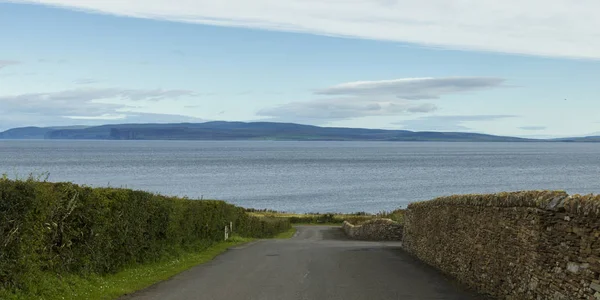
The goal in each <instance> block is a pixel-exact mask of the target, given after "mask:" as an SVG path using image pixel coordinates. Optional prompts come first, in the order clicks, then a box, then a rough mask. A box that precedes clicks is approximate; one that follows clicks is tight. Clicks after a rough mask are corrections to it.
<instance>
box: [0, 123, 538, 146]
mask: <svg viewBox="0 0 600 300" xmlns="http://www.w3.org/2000/svg"><path fill="white" fill-rule="evenodd" d="M32 138H37V139H42V138H43V139H100V140H300V141H482V142H523V141H532V140H530V139H522V138H515V137H504V136H494V135H487V134H478V133H461V132H413V131H408V130H382V129H361V128H335V127H318V126H311V125H301V124H292V123H270V122H251V123H244V122H222V121H218V122H206V123H177V124H118V125H102V126H93V127H84V128H82V127H71V128H52V127H45V128H40V127H24V128H14V129H10V130H7V131H5V132H2V133H0V139H32Z"/></svg>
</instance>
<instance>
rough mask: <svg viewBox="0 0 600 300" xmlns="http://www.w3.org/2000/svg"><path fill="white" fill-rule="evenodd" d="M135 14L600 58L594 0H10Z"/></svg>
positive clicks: (597, 5)
mask: <svg viewBox="0 0 600 300" xmlns="http://www.w3.org/2000/svg"><path fill="white" fill-rule="evenodd" d="M11 1H12V2H19V3H41V4H48V5H58V6H64V7H69V8H74V9H84V10H89V11H96V12H102V13H109V14H116V15H124V16H131V17H140V18H152V19H163V20H172V21H179V22H190V23H202V24H211V25H218V26H237V27H251V28H263V29H269V30H279V31H295V32H308V33H315V34H322V35H336V36H349V37H358V38H367V39H376V40H390V41H402V42H410V43H416V44H425V45H437V46H443V47H449V48H455V49H473V50H484V51H495V52H508V53H520V54H531V55H543V56H558V57H571V58H594V59H598V58H600V18H598V17H597V14H598V11H600V1H598V0H577V1H573V0H527V1H522V0H505V1H497V0H403V1H399V0H254V1H248V0H219V1H215V0H11Z"/></svg>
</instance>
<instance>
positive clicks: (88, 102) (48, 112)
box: [0, 88, 199, 128]
mask: <svg viewBox="0 0 600 300" xmlns="http://www.w3.org/2000/svg"><path fill="white" fill-rule="evenodd" d="M195 95H196V93H194V92H192V91H187V90H163V89H153V90H152V89H150V90H144V89H120V88H88V89H72V90H64V91H58V92H49V93H30V94H20V95H10V96H0V114H1V115H2V116H3V117H2V120H1V122H0V127H1V128H9V127H16V126H29V125H37V126H49V125H71V123H72V122H73V120H77V121H78V122H79V123H82V122H81V121H87V122H85V124H98V122H100V121H121V122H124V121H127V122H129V121H132V120H135V121H144V122H164V121H167V122H171V121H175V122H176V121H177V120H180V121H181V122H189V121H198V120H199V119H196V118H193V117H187V116H176V115H165V114H148V113H140V112H136V110H138V109H139V107H134V106H130V105H127V104H123V103H119V104H117V103H107V102H106V101H109V100H113V99H118V100H120V101H121V102H122V101H123V100H125V101H127V100H128V101H134V102H136V103H140V102H141V101H160V100H172V99H177V98H179V97H184V96H195ZM103 101H104V102H103Z"/></svg>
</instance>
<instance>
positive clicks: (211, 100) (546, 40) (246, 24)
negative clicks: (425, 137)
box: [0, 0, 600, 137]
mask: <svg viewBox="0 0 600 300" xmlns="http://www.w3.org/2000/svg"><path fill="white" fill-rule="evenodd" d="M598 11H600V2H598V1H597V0H578V1H572V0H527V1H516V0H505V1H502V2H499V1H496V0H254V1H247V0H219V1H216V0H212V1H209V0H12V1H3V0H0V130H5V129H8V128H13V127H22V126H67V125H99V124H107V123H150V122H151V123H164V122H205V121H211V120H226V121H273V122H294V123H302V124H312V125H319V126H337V127H361V128H384V129H405V130H415V131H432V130H433V131H460V132H481V133H488V134H496V135H511V136H523V137H562V136H585V135H594V134H600V113H599V112H600V101H598V100H600V98H599V97H598V95H599V94H600V93H599V92H600V85H599V84H598V79H599V78H600V18H597V16H596V12H598Z"/></svg>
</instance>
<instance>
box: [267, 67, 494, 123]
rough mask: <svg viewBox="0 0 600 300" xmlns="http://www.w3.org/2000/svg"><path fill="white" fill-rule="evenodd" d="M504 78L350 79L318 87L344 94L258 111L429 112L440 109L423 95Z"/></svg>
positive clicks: (328, 114) (328, 116)
mask: <svg viewBox="0 0 600 300" xmlns="http://www.w3.org/2000/svg"><path fill="white" fill-rule="evenodd" d="M503 82H504V79H501V78H488V77H441V78H401V79H393V80H381V81H357V82H347V83H342V84H338V85H334V86H331V87H327V88H323V89H318V90H316V91H315V94H316V95H320V96H321V97H322V96H334V95H335V96H343V97H329V98H321V99H314V100H309V101H303V102H291V103H287V104H284V105H280V106H276V107H272V108H266V109H262V110H260V111H258V112H257V115H259V116H263V117H272V118H275V119H277V120H302V121H307V122H310V123H314V122H315V120H318V121H321V122H328V121H334V120H346V119H355V118H361V117H373V116H398V115H406V114H416V113H430V112H433V111H436V110H437V106H436V105H434V104H432V103H422V102H419V101H411V100H422V99H438V98H440V97H442V96H444V95H447V94H454V93H464V92H470V91H477V90H483V89H489V88H494V87H498V86H501V85H502V83H503Z"/></svg>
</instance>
